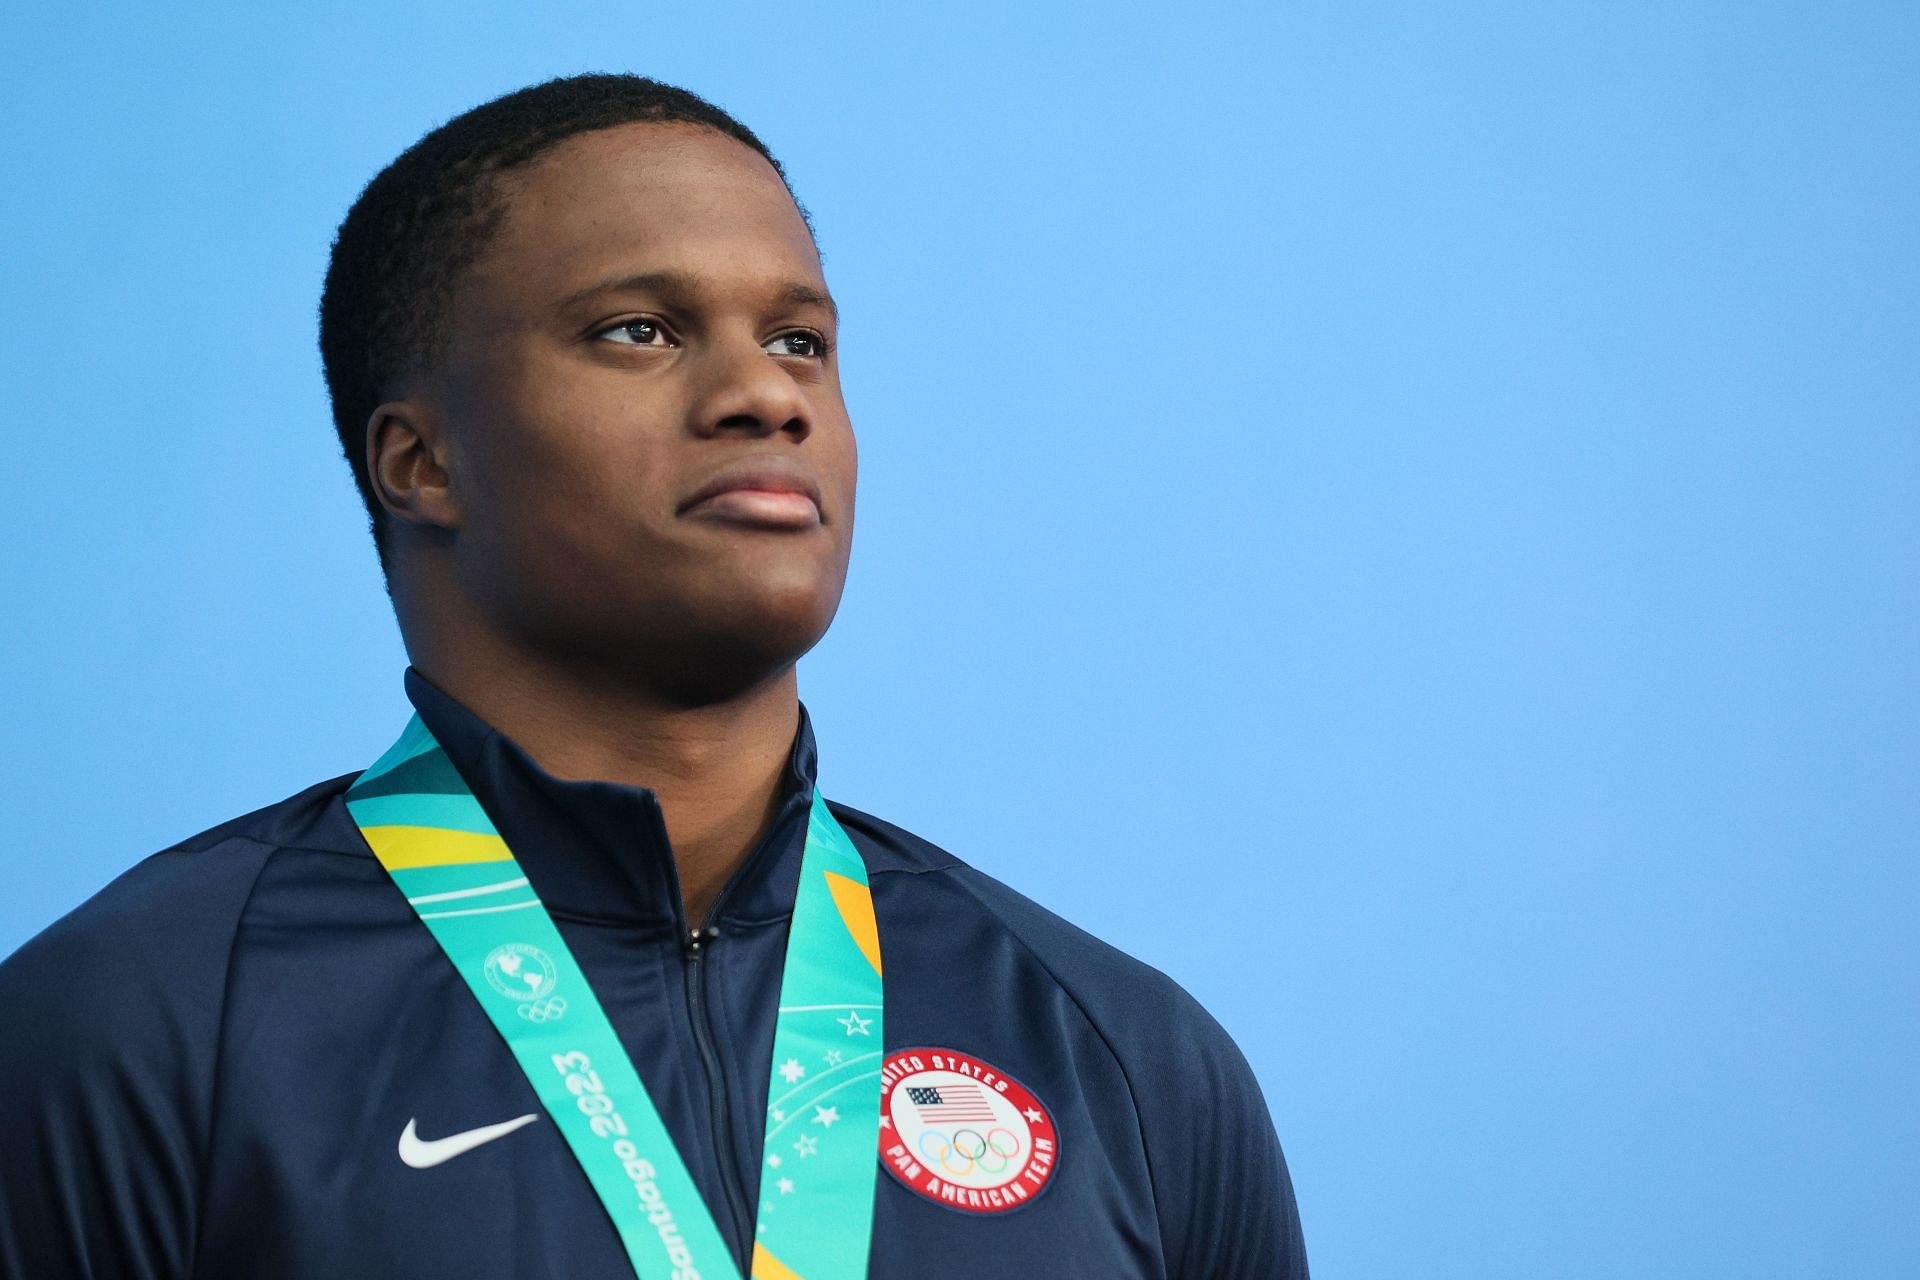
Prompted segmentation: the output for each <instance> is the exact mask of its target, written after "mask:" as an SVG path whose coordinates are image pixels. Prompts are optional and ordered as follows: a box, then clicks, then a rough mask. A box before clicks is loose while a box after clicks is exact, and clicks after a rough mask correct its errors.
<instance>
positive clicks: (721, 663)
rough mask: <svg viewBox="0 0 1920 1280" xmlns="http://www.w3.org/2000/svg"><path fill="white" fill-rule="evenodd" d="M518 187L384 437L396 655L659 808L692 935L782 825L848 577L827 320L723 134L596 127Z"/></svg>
mask: <svg viewBox="0 0 1920 1280" xmlns="http://www.w3.org/2000/svg"><path fill="white" fill-rule="evenodd" d="M501 182H502V185H501V190H502V192H503V193H504V194H505V196H506V200H507V205H506V207H507V213H506V217H505V219H504V221H503V223H502V225H501V226H500V228H499V230H498V232H497V233H496V234H495V235H494V237H493V238H492V240H490V241H489V242H488V244H487V246H486V248H485V250H484V252H483V254H482V255H481V257H480V259H479V260H478V261H477V262H476V263H475V265H474V266H473V267H472V268H471V269H470V270H468V271H467V272H466V273H465V274H464V275H463V276H462V277H461V278H460V280H459V281H458V283H457V285H456V287H455V292H454V305H453V310H452V326H451V334H450V338H449V341H448V344H447V348H446V350H445V352H444V354H443V356H442V357H441V358H440V359H438V360H436V361H435V363H434V366H433V367H432V368H430V369H425V370H421V371H419V372H418V373H417V374H416V375H415V376H414V377H412V378H410V379H408V380H407V381H406V382H405V384H404V385H403V386H401V387H399V388H396V391H397V392H398V394H397V395H396V396H395V398H393V399H390V400H388V401H387V402H386V403H383V404H382V405H380V406H379V408H377V409H376V410H375V411H374V412H373V414H372V415H371V417H370V418H369V420H368V424H367V459H368V466H369V470H370V472H371V474H372V476H373V479H374V486H375V489H376V491H377V492H378V493H379V495H380V498H381V501H382V503H383V505H384V506H385V508H386V510H387V513H388V515H389V516H390V517H391V523H390V529H391V539H390V547H391V558H390V562H391V581H392V586H393V595H394V602H395V608H396V612H397V613H398V616H399V621H400V631H401V636H402V639H403V640H404V641H405V644H406V648H407V654H408V657H409V659H410V660H411V661H412V662H413V664H414V666H416V667H418V668H419V669H420V671H421V673H422V674H424V675H425V676H426V677H427V678H428V679H430V680H432V681H433V682H434V683H435V684H436V685H438V686H439V687H440V688H442V689H444V690H446V691H447V692H448V693H449V694H451V695H452V696H453V697H454V698H456V699H457V700H459V701H460V702H462V703H463V704H465V705H466V706H468V707H469V708H471V709H472V710H473V711H474V712H475V713H477V714H478V715H479V716H481V718H483V719H484V720H486V721H487V722H488V723H489V724H491V725H493V726H495V727H496V728H498V729H499V730H500V731H501V732H503V733H505V734H506V735H507V736H508V737H510V738H512V739H513V740H514V741H516V742H518V743H519V744H520V745H521V746H522V747H524V748H525V749H526V750H527V752H528V754H530V755H531V756H532V757H533V758H534V759H535V760H537V761H538V762H539V763H540V765H541V767H542V768H544V769H546V770H547V771H548V772H549V773H552V774H554V775H555V776H557V777H561V778H574V779H588V778H593V779H606V780H610V781H615V782H624V783H628V784H631V785H635V786H643V787H649V788H651V789H652V790H653V791H654V792H655V793H656V794H657V795H658V796H659V799H660V804H661V807H662V809H663V811H664V813H665V816H666V824H667V832H668V836H669V838H670V839H671V841H672V844H673V851H674V860H675V863H676V864H677V867H678V870H679V875H680V883H681V890H682V895H683V897H684V899H685V906H686V911H687V918H688V920H690V921H700V920H703V919H705V917H706V915H707V913H708V910H709V909H710V908H711V906H712V903H713V899H714V897H715V896H716V895H717V894H718V893H719V891H720V889H721V887H722V886H723V885H724V884H725V883H726V881H727V879H728V877H729V876H731V875H732V874H733V872H734V871H735V870H736V869H738V867H739V866H740V864H741V862H742V861H744V859H745V858H746V856H747V854H748V853H749V852H751V850H752V849H753V847H754V845H755V844H756V843H757V842H758V840H759V839H760V837H761V836H762V835H763V834H764V833H765V832H766V830H767V828H768V826H769V825H770V823H771V821H772V817H773V814H774V812H775V811H776V809H777V801H778V798H779V792H780V785H781V777H782V774H783V773H784V771H785V768H786V762H787V757H788V754H789V751H790V750H791V747H792V742H793V736H794V733H795V732H796V730H797V728H798V723H799V691H798V684H797V682H796V678H795V672H794V663H795V662H796V661H797V660H798V659H799V657H800V656H801V655H802V654H804V653H805V652H806V651H807V650H809V649H810V648H812V647H813V645H814V644H815V643H816V642H817V641H818V640H819V639H820V637H821V636H822V635H823V634H825V632H826V629H827V626H828V624H829V623H830V622H831V621H832V619H833V615H834V612H835V611H836V610H837V609H838V607H839V603H840V596H841V591H842V589H843V587H844V585H845V582H846V571H847V558H848V554H849V552H850V550H851V547H852V535H853V512H854V482H855V475H856V470H857V459H856V453H855V446H854V438H853V430H852V426H851V424H850V423H849V422H848V419H847V410H846V405H845V403H844V401H843V400H842V398H841V393H840V376H839V366H838V361H837V357H836V356H835V355H834V354H833V353H832V351H831V349H830V348H831V345H832V344H833V343H834V342H835V341H836V340H837V333H836V325H837V321H836V316H835V312H834V309H833V305H832V302H831V300H830V298H829V295H828V293H827V286H826V280H825V277H824V276H823V274H822V272H821V268H820V258H819V253H818V251H817V250H816V249H815V247H814V243H813V238H812V236H811V234H810V233H809V232H808V230H807V226H806V223H805V221H804V220H803V219H802V217H801V215H800V212H799V210H798V209H797V208H796V207H795V205H794V203H793V200H792V198H791V197H790V196H789V195H788V193H787V190H786V188H785V186H784V185H783V184H782V183H781V181H780V178H779V175H778V174H776V173H775V172H774V170H773V167H772V166H771V165H769V164H768V163H767V162H766V160H765V159H764V158H763V157H761V156H760V155H758V154H757V153H755V152H754V151H753V150H752V149H751V148H749V147H746V146H745V145H743V144H741V143H740V142H737V141H735V140H734V139H732V138H729V137H727V136H725V135H724V134H720V133H718V132H715V131H713V130H709V129H704V128H701V127H698V126H692V125H683V124H628V125H621V126H618V127H616V128H611V129H603V130H597V131H594V132H591V133H586V134H580V135H576V136H575V137H573V138H569V139H568V140H566V141H565V142H562V143H560V144H559V145H557V146H556V147H554V148H553V149H551V150H550V151H548V152H546V153H545V154H543V155H542V156H541V157H540V158H539V159H538V160H536V161H535V162H533V163H532V164H531V165H528V166H526V167H525V168H524V169H521V170H518V171H515V172H514V173H512V174H509V175H507V176H506V177H504V178H503V179H502V180H501ZM633 276H645V277H648V279H646V280H642V281H630V282H628V283H626V284H624V285H620V286H616V287H609V288H596V286H598V285H600V284H602V283H603V282H605V281H609V280H618V279H623V278H627V277H633ZM741 463H745V464H747V465H748V466H749V467H752V466H756V465H757V466H760V467H762V468H763V470H762V473H761V474H758V475H757V476H756V475H754V474H750V473H749V474H745V475H743V474H742V473H740V472H739V471H737V470H734V468H735V467H736V465H737V464H741ZM765 467H771V468H773V472H772V474H774V475H775V477H776V478H774V479H768V478H767V474H768V473H766V472H765V471H764V468H765ZM723 473H724V474H723ZM729 475H731V476H732V477H733V480H732V481H729V480H728V476H729ZM782 477H784V478H782ZM736 482H737V483H736ZM716 483H718V484H720V485H722V486H723V487H724V486H726V485H728V484H732V485H733V487H732V488H731V491H730V492H726V493H722V494H719V495H717V496H714V497H711V498H709V499H706V500H704V501H695V499H696V498H698V497H699V495H700V494H701V492H702V491H704V490H706V489H709V488H712V487H713V486H714V485H715V484H716ZM808 489H811V490H812V492H811V493H808V494H802V493H796V492H792V491H790V490H808ZM781 490H789V491H781Z"/></svg>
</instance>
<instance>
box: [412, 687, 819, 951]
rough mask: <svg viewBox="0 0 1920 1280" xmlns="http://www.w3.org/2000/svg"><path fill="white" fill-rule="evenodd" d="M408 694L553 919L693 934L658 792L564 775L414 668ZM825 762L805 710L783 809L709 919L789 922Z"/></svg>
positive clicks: (787, 776)
mask: <svg viewBox="0 0 1920 1280" xmlns="http://www.w3.org/2000/svg"><path fill="white" fill-rule="evenodd" d="M406 689H407V698H408V700H409V701H411V702H412V703H413V707H414V710H415V711H417V712H419V714H420V719H421V720H422V721H424V722H425V723H426V726H427V728H428V729H429V730H431V731H432V733H433V736H434V737H435V738H436V739H438V740H439V743H440V745H441V746H442V747H443V748H444V749H445V750H446V753H447V758H448V759H449V760H451V761H452V762H453V767H454V768H455V769H456V770H458V771H459V773H460V776H461V778H462V779H463V780H464V781H465V782H466V784H467V786H468V788H469V789H471V790H472V792H473V794H474V798H475V799H477V800H478V801H479V802H480V807H481V808H483V809H485V810H486V812H487V816H488V817H490V818H492V819H493V824H494V826H495V827H496V828H498V829H499V832H500V835H501V837H502V838H503V839H505V840H506V842H507V847H508V848H509V849H511V850H512V851H513V856H514V858H515V860H516V861H518V862H519V863H520V865H521V867H522V868H523V869H524V870H525V871H526V873H527V879H528V880H529V881H531V882H532V884H533V887H534V889H535V890H536V891H537V892H538V893H539V895H540V898H541V900H542V901H543V902H545V903H546V906H547V910H548V911H549V912H551V913H552V914H553V915H554V916H556V917H572V918H575V919H582V920H595V921H604V922H608V923H618V924H675V925H677V926H678V927H679V929H680V931H681V932H682V933H685V932H686V931H687V930H688V928H689V927H690V924H689V922H688V921H686V920H685V919H684V918H683V915H684V908H683V906H682V903H681V897H680V877H679V875H678V874H677V873H676V871H675V867H674V861H673V849H672V846H671V845H670V844H669V843H668V841H667V828H666V822H665V819H664V818H663V816H662V814H661V810H660V802H659V799H658V797H657V796H656V795H655V794H654V792H653V791H652V790H651V789H650V788H647V787H633V786H628V785H626V784H624V783H618V782H576V781H572V780H569V779H565V778H556V777H554V776H553V775H552V774H550V773H548V772H547V771H546V770H545V769H542V768H541V767H540V765H539V764H538V763H537V762H535V760H534V759H533V757H532V756H530V755H528V754H527V753H526V752H525V751H524V750H523V749H522V748H521V747H520V745H519V744H518V743H516V742H514V741H513V740H512V739H511V738H509V737H507V736H506V735H505V734H504V733H501V732H500V731H499V730H498V729H495V728H494V727H493V726H492V725H489V724H488V723H487V722H486V721H484V720H482V719H481V718H480V717H479V716H477V715H475V714H474V713H473V712H472V711H470V710H468V709H467V708H466V707H464V706H462V705H461V704H460V703H458V702H456V701H454V699H453V698H452V697H451V696H449V695H448V694H447V693H446V692H444V691H443V690H441V689H440V688H439V687H438V686H436V685H434V684H433V683H432V682H431V681H429V680H428V679H427V678H426V677H425V676H423V675H421V674H420V673H419V672H418V671H417V670H415V669H414V668H413V667H408V668H407V671H406ZM817 763H818V757H817V754H816V751H815V748H814V741H813V726H812V723H811V720H810V718H809V717H808V715H807V709H806V706H805V705H804V704H802V705H801V707H800V726H799V729H798V730H797V731H796V732H795V734H794V737H793V748H792V751H791V752H790V753H789V755H788V757H787V771H786V774H785V776H784V778H783V780H782V800H781V805H780V809H779V811H778V812H777V813H776V814H775V816H774V820H773V824H772V825H771V826H770V827H768V829H767V833H766V834H765V835H764V836H762V837H761V839H760V843H759V844H758V845H757V846H755V848H754V849H753V851H752V852H751V853H749V854H748V855H747V860H746V861H745V862H744V863H742V864H741V866H740V869H739V870H738V871H736V872H735V873H734V874H733V878H732V879H731V880H729V881H728V882H727V884H726V887H725V888H723V889H722V890H721V892H720V896H719V898H718V899H717V900H716V901H715V903H714V910H713V915H712V918H711V920H710V921H708V922H707V923H712V924H717V925H718V924H727V923H732V924H759V923H764V922H767V921H771V920H777V919H781V918H783V917H785V916H787V915H789V914H791V912H792V911H793V899H794V894H795V890H796V887H797V886H798V884H799V880H800V858H801V855H802V853H803V852H804V851H805V847H806V836H807V817H808V813H809V811H810V809H811V807H812V804H813V792H814V776H815V771H816V768H817ZM692 923H700V922H692Z"/></svg>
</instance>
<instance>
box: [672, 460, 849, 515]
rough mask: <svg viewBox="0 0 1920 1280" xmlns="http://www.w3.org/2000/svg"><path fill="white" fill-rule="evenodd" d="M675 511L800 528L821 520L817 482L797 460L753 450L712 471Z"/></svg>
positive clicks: (681, 513) (683, 513)
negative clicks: (703, 482)
mask: <svg viewBox="0 0 1920 1280" xmlns="http://www.w3.org/2000/svg"><path fill="white" fill-rule="evenodd" d="M677 514H679V515H683V516H685V515H696V514H697V515H702V516H716V517H720V518H724V519H728V520H734V521H739V522H742V523H746V524H757V525H763V526H768V527H772V528H782V529H804V528H808V527H810V526H812V525H817V524H820V523H821V512H820V485H819V483H818V482H817V481H815V480H814V478H813V474H812V472H810V471H808V470H807V468H806V467H805V466H803V465H802V464H801V463H800V462H799V460H798V459H795V458H787V457H782V456H780V455H778V454H765V453H763V454H755V455H753V456H752V457H748V458H741V459H739V460H738V461H735V462H731V463H729V464H727V465H726V466H724V467H722V468H720V470H718V471H716V472H715V473H714V474H713V475H712V476H711V477H710V478H709V479H708V480H707V482H706V483H705V484H703V485H701V486H700V487H699V488H698V489H696V490H694V491H693V494H692V496H690V497H689V498H687V500H686V501H684V502H682V503H681V504H680V509H679V511H678V512H677Z"/></svg>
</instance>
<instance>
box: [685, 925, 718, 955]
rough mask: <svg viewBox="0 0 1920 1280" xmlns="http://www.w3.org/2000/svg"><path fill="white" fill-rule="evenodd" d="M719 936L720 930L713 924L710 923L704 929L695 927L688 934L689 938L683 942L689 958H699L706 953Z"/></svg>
mask: <svg viewBox="0 0 1920 1280" xmlns="http://www.w3.org/2000/svg"><path fill="white" fill-rule="evenodd" d="M719 937H720V930H718V929H716V928H714V926H712V925H708V926H706V927H705V928H703V929H695V930H693V931H692V932H691V933H689V934H687V940H686V942H685V943H684V944H683V949H684V950H685V951H686V954H687V959H689V960H698V959H699V958H700V957H701V956H703V955H705V954H706V951H707V948H708V947H710V946H712V945H713V944H714V942H715V941H716V940H717V939H718V938H719Z"/></svg>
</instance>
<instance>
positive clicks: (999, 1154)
mask: <svg viewBox="0 0 1920 1280" xmlns="http://www.w3.org/2000/svg"><path fill="white" fill-rule="evenodd" d="M929 1142H935V1143H938V1144H939V1148H940V1149H939V1150H938V1151H933V1150H929V1149H928V1145H927V1144H928V1143H929ZM919 1147H920V1154H921V1155H922V1156H923V1157H925V1159H926V1160H927V1162H928V1163H929V1164H937V1165H939V1166H940V1168H941V1169H942V1170H943V1171H944V1172H945V1173H946V1174H948V1176H950V1177H954V1178H964V1177H966V1176H967V1175H968V1174H970V1173H972V1172H973V1171H974V1170H975V1169H978V1170H979V1171H980V1172H981V1173H984V1174H987V1175H989V1176H992V1175H994V1174H1001V1173H1005V1172H1006V1171H1007V1170H1008V1169H1009V1168H1011V1167H1012V1165H1013V1158H1014V1157H1015V1156H1017V1155H1019V1154H1020V1139H1019V1137H1018V1136H1016V1135H1015V1134H1014V1132H1013V1130H1011V1129H989V1130H987V1131H986V1132H985V1133H981V1132H980V1131H979V1130H978V1129H957V1130H955V1131H954V1133H953V1135H952V1137H948V1135H947V1133H946V1132H945V1131H944V1130H941V1129H925V1130H922V1131H921V1134H920V1142H919Z"/></svg>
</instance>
